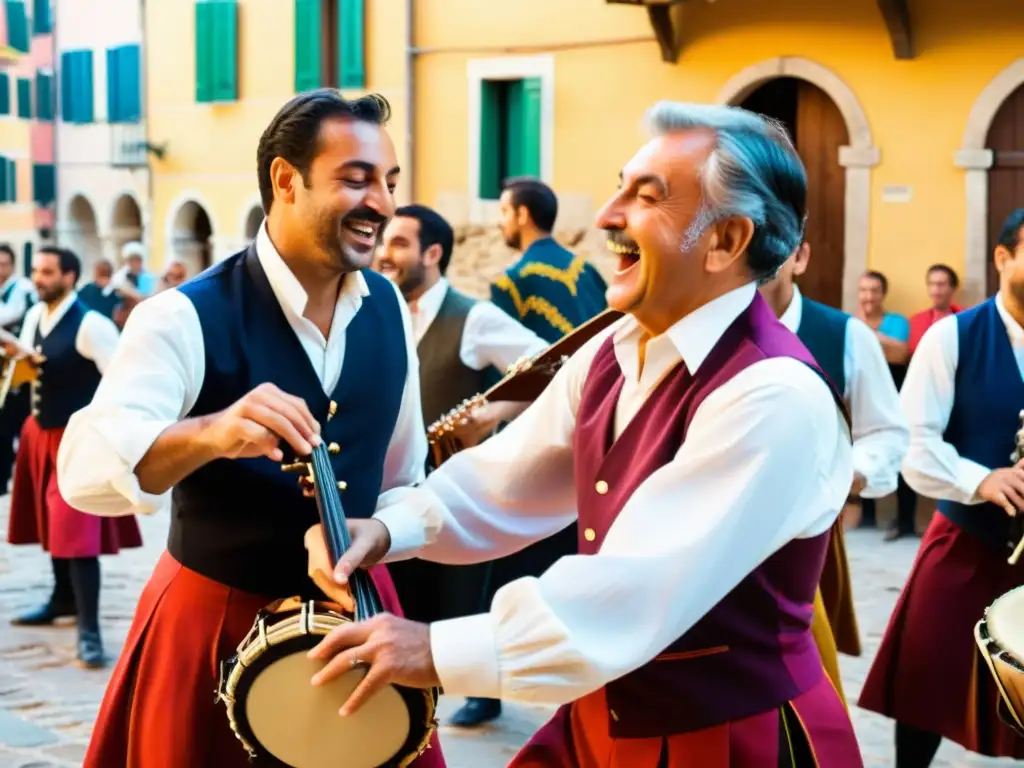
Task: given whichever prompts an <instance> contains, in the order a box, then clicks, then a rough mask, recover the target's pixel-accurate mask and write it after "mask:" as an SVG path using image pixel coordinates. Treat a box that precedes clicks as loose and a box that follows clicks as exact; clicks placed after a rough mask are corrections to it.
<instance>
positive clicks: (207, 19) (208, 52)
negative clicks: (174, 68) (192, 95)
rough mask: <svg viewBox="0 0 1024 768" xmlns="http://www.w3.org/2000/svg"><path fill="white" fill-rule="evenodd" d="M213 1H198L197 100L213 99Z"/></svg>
mask: <svg viewBox="0 0 1024 768" xmlns="http://www.w3.org/2000/svg"><path fill="white" fill-rule="evenodd" d="M213 56H214V38H213V3H211V2H207V1H206V0H200V2H198V3H196V101H200V102H203V101H213Z"/></svg>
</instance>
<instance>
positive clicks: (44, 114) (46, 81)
mask: <svg viewBox="0 0 1024 768" xmlns="http://www.w3.org/2000/svg"><path fill="white" fill-rule="evenodd" d="M36 117H38V118H39V119H40V120H53V75H50V74H48V73H45V72H36Z"/></svg>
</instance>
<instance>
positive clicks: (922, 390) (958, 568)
mask: <svg viewBox="0 0 1024 768" xmlns="http://www.w3.org/2000/svg"><path fill="white" fill-rule="evenodd" d="M994 258H995V264H996V268H997V269H998V271H999V292H998V293H997V294H996V295H995V296H994V297H992V298H990V299H989V300H988V301H985V302H983V303H981V304H979V305H978V306H976V307H973V308H971V309H968V310H965V311H963V312H961V313H959V314H956V315H949V316H947V317H944V318H942V319H941V320H939V321H938V322H936V323H935V324H934V325H933V326H932V327H931V328H929V329H928V330H927V331H926V332H925V334H924V336H923V337H922V338H921V342H920V344H919V345H918V347H917V349H916V351H915V352H914V356H913V357H912V358H911V360H910V367H909V369H908V371H907V377H906V379H905V380H904V382H903V388H902V390H901V392H900V399H901V402H902V405H903V412H904V413H905V414H906V417H907V421H908V422H909V424H910V450H909V451H908V452H907V456H906V459H904V461H903V475H904V477H906V479H907V482H908V483H909V484H910V486H911V487H912V488H913V489H914V490H915V491H917V492H918V493H919V494H921V495H923V496H927V497H929V498H933V499H939V500H940V501H939V509H938V511H939V514H937V515H935V516H934V517H932V521H931V524H930V525H929V526H928V530H927V531H926V532H925V534H924V538H923V540H922V542H921V549H920V551H919V554H918V556H917V561H916V562H915V563H914V568H913V570H912V571H911V573H910V576H909V577H908V578H907V583H906V586H905V587H904V588H903V594H902V596H901V597H900V600H899V602H898V603H897V605H896V611H895V612H894V613H893V616H892V618H891V619H890V620H889V627H888V629H887V631H886V633H885V636H884V638H883V639H882V644H881V647H880V648H879V650H878V656H877V657H876V658H875V662H874V664H873V665H872V667H871V670H870V672H869V673H868V676H867V679H866V680H865V682H864V690H863V692H862V694H861V697H860V702H859V704H860V706H861V707H863V708H865V709H869V710H871V711H873V712H879V713H881V714H883V715H887V716H889V717H891V718H892V719H893V720H895V721H896V765H897V766H898V768H927V766H928V765H929V764H930V763H931V761H932V759H933V758H934V756H935V753H936V751H937V750H938V748H939V745H940V743H941V740H942V739H943V738H946V739H949V740H951V741H955V742H957V743H958V744H961V745H962V746H964V747H965V748H966V749H968V750H970V751H972V752H977V753H978V754H982V755H990V756H994V757H1011V758H1016V759H1017V760H1020V759H1024V739H1022V738H1021V737H1019V736H1017V735H1016V734H1015V733H1014V732H1013V731H1012V730H1011V729H1010V728H1009V727H1008V726H1006V725H1005V724H1004V723H1003V722H1002V720H1001V719H1000V717H999V716H998V715H997V714H996V712H997V702H998V701H999V695H998V692H997V689H996V686H995V683H994V681H993V679H992V677H991V676H990V675H989V674H988V673H987V671H986V670H985V669H984V666H983V665H982V662H981V659H980V658H979V656H978V649H977V647H976V646H975V641H974V625H975V624H976V623H977V622H978V621H979V620H980V619H981V617H982V616H983V614H984V612H985V609H986V608H987V607H988V606H989V605H990V604H991V603H992V602H993V601H994V600H995V599H996V598H998V597H1000V596H1001V595H1003V594H1004V593H1006V592H1009V591H1010V590H1011V589H1014V588H1015V587H1019V586H1021V585H1022V584H1024V569H1022V568H1021V566H1020V565H1009V564H1008V563H1007V557H1008V556H1009V554H1010V546H1011V544H1010V540H1011V536H1012V532H1011V529H1010V515H1014V514H1020V512H1019V510H1024V462H1021V463H1020V464H1017V466H1015V467H1013V466H1008V464H1009V463H1010V462H1009V459H1010V455H1011V454H1012V453H1013V450H1014V447H1015V435H1016V432H1017V430H1018V429H1020V426H1021V425H1020V419H1019V413H1020V411H1021V409H1022V408H1024V380H1022V376H1024V328H1022V326H1024V208H1021V209H1018V210H1016V211H1014V212H1013V213H1012V214H1011V215H1010V217H1009V218H1008V219H1007V220H1006V222H1005V224H1004V225H1003V228H1002V231H1001V232H1000V233H999V238H998V240H997V243H996V247H995V254H994ZM979 666H980V667H981V669H980V670H979Z"/></svg>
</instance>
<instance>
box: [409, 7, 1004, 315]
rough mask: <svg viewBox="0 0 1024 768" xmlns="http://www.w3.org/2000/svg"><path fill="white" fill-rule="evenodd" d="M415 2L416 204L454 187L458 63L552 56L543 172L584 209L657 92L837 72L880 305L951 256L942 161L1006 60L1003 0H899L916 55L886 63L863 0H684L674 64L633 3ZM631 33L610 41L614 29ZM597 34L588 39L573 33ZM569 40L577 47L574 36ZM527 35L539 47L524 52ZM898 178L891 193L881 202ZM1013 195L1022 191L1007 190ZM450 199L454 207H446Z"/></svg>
mask: <svg viewBox="0 0 1024 768" xmlns="http://www.w3.org/2000/svg"><path fill="white" fill-rule="evenodd" d="M479 9H480V4H479V3H478V2H476V0H419V1H418V3H417V24H416V30H415V31H416V44H417V45H418V46H420V47H422V48H425V49H427V52H425V53H424V54H422V55H421V56H419V57H418V61H417V65H416V78H417V84H416V89H417V99H416V114H417V123H416V135H415V146H416V169H417V193H418V197H419V198H420V200H422V201H423V202H426V203H428V204H430V203H434V204H438V203H439V202H443V203H444V204H445V208H446V210H452V200H453V199H457V198H458V197H459V196H461V197H463V198H464V197H465V196H466V194H467V178H468V173H469V152H468V151H467V142H468V125H469V116H468V106H467V90H468V89H467V63H468V62H469V61H470V60H472V59H482V58H490V57H500V56H508V55H530V54H532V53H535V52H540V53H545V52H553V54H554V58H555V67H554V68H555V95H554V134H555V137H554V148H553V154H554V168H553V171H554V177H553V183H554V186H555V188H556V189H557V191H558V192H559V194H560V195H562V196H563V197H566V198H573V199H574V200H575V202H576V203H580V204H581V205H576V206H574V208H583V209H585V208H590V210H593V209H594V208H595V207H596V206H599V205H600V204H601V202H603V200H604V199H605V198H606V197H607V196H608V195H609V194H610V193H611V191H612V189H613V186H614V184H615V181H616V176H617V173H618V170H619V168H620V166H621V165H622V163H623V162H625V161H626V160H627V159H628V158H629V157H630V155H631V154H632V153H633V152H634V151H635V149H636V148H637V147H638V145H639V142H640V141H641V140H642V135H641V133H640V130H639V127H638V126H639V120H640V118H641V116H642V114H643V111H644V110H645V108H646V107H648V106H649V105H650V104H652V103H653V102H655V101H656V100H658V99H662V98H671V99H678V100H687V101H714V100H715V99H716V97H717V96H718V94H719V93H720V92H721V90H722V88H723V86H724V85H725V84H726V83H727V81H729V79H730V78H732V77H733V76H734V75H736V74H737V73H738V72H740V71H741V70H743V69H744V68H746V67H749V66H751V65H754V64H756V63H758V62H761V61H764V60H767V59H772V58H774V57H779V56H795V57H805V58H807V59H810V60H812V61H814V62H816V63H818V64H820V65H822V66H823V67H825V68H827V69H828V70H831V72H833V73H834V74H835V75H837V76H838V77H839V78H840V79H841V80H842V81H843V82H844V83H845V84H846V85H847V86H848V87H849V88H850V89H851V90H852V91H853V93H854V94H855V96H856V98H857V100H858V101H859V103H860V106H861V108H862V109H863V111H864V113H865V114H866V116H867V120H868V122H869V125H870V129H871V137H872V141H873V144H874V146H876V147H877V148H879V150H880V153H881V160H880V163H879V164H878V165H877V166H876V167H875V168H874V169H873V170H872V172H871V182H870V214H869V219H868V227H869V236H868V247H869V251H868V254H869V255H868V264H869V266H870V267H872V268H878V269H882V270H883V271H885V272H886V274H888V275H889V276H890V281H891V284H892V297H891V302H890V304H891V307H892V308H893V309H896V310H900V311H910V310H912V309H915V308H917V307H918V306H919V305H920V304H921V303H922V302H923V301H924V299H925V290H924V278H923V271H924V269H925V268H926V267H927V265H929V264H931V263H933V262H936V261H944V262H947V263H949V264H950V265H951V266H953V267H954V268H956V269H958V270H962V268H963V266H964V250H965V249H964V237H965V218H966V214H965V194H964V184H965V182H964V174H965V172H964V171H963V170H961V169H958V168H956V167H955V166H954V164H953V154H954V152H955V151H956V150H957V149H958V148H959V147H960V144H961V139H962V136H963V132H964V127H965V123H966V121H967V117H968V113H969V111H970V110H971V107H972V105H973V104H974V102H975V100H976V99H977V98H978V96H979V94H980V93H981V91H982V90H983V89H984V88H985V86H986V85H987V84H988V83H989V82H990V81H991V80H992V78H994V77H995V76H996V75H997V74H998V73H999V72H1000V71H1001V70H1003V69H1004V68H1005V67H1007V66H1008V65H1009V64H1011V62H1013V61H1014V59H1016V58H1018V57H1020V56H1021V47H1020V40H1021V33H1020V30H1021V29H1022V24H1024V5H1022V4H1021V3H1019V2H1017V0H980V2H978V3H971V4H968V3H962V2H960V1H959V0H928V2H924V0H920V1H919V2H912V3H911V14H912V16H913V20H914V34H915V37H916V39H917V48H918V57H917V59H916V60H913V61H898V60H896V59H895V57H894V55H893V53H892V48H891V44H890V40H889V37H888V35H887V33H886V30H885V26H884V24H883V21H882V18H881V15H880V13H879V11H878V8H877V5H876V3H875V2H874V0H850V2H846V3H823V2H820V0H773V2H765V1H764V0H728V2H719V3H703V2H692V3H687V4H684V6H683V7H682V8H681V9H680V10H681V11H682V13H681V18H682V20H683V37H684V40H685V45H684V48H683V52H682V55H681V57H680V60H679V62H678V64H676V65H668V64H664V63H662V62H661V61H660V57H659V54H658V48H657V45H656V43H655V42H653V36H652V33H651V30H650V27H649V24H648V21H647V14H646V12H645V11H644V10H643V9H640V8H636V7H630V6H622V5H607V4H606V3H604V2H602V0H559V2H558V3H551V2H549V1H548V0H521V1H520V2H517V3H488V4H487V12H486V13H480V12H479ZM638 37H644V38H649V41H647V42H633V43H629V42H616V41H622V40H628V39H630V38H634V39H635V38H638ZM598 41H606V44H604V45H592V46H587V45H585V44H586V43H588V42H598ZM581 44H582V45H581ZM529 47H533V48H539V49H540V50H539V51H536V50H531V49H530V48H529ZM886 185H909V186H910V187H911V188H912V199H911V201H910V202H909V203H906V204H896V203H887V202H884V201H882V199H881V198H882V190H883V187H885V186H886ZM1022 203H1024V201H1022ZM456 207H457V206H456Z"/></svg>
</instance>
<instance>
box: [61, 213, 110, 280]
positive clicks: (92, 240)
mask: <svg viewBox="0 0 1024 768" xmlns="http://www.w3.org/2000/svg"><path fill="white" fill-rule="evenodd" d="M68 222H69V227H68V231H67V238H68V247H69V248H70V249H71V250H72V251H74V252H75V253H76V254H78V258H80V259H81V260H82V274H83V275H88V274H91V270H92V265H93V264H95V263H96V261H97V260H98V259H99V258H100V257H102V255H103V244H102V242H101V241H100V236H99V230H98V227H97V225H96V210H95V209H94V208H93V205H92V203H90V202H89V199H88V198H86V197H85V196H84V195H75V196H74V197H73V198H71V201H70V202H69V203H68Z"/></svg>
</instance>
